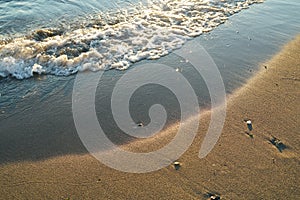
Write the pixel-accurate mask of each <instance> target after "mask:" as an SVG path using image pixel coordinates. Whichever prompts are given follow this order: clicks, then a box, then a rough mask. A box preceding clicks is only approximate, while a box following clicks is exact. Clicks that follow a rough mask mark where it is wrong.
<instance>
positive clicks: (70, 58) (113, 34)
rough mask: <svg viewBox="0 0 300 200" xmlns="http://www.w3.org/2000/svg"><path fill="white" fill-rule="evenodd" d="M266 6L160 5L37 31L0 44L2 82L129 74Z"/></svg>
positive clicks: (219, 2) (194, 1) (179, 0)
mask: <svg viewBox="0 0 300 200" xmlns="http://www.w3.org/2000/svg"><path fill="white" fill-rule="evenodd" d="M261 2H263V0H156V1H151V2H149V3H148V4H147V5H143V4H139V5H136V6H134V7H132V8H130V9H124V10H118V11H114V12H106V13H99V14H97V15H95V16H93V19H90V20H89V22H88V23H85V24H84V26H81V27H77V28H74V29H72V30H71V31H70V30H63V29H54V28H53V29H43V30H36V31H34V32H33V33H30V34H28V35H26V36H23V37H18V38H11V39H9V38H6V39H2V40H0V76H2V77H7V76H12V77H15V78H17V79H24V78H29V77H31V76H33V74H34V73H37V74H54V75H63V76H67V75H71V74H74V73H77V72H78V71H84V70H91V71H97V70H108V69H118V70H125V69H127V68H128V67H129V66H130V65H132V64H133V63H135V62H138V61H140V60H142V59H158V58H160V57H162V56H165V55H167V54H169V53H170V52H172V51H173V50H175V49H178V48H180V47H181V46H182V45H183V44H184V43H185V42H186V41H187V40H190V39H192V38H193V37H196V36H199V35H201V34H202V33H204V32H209V31H211V30H212V29H213V28H215V27H216V26H218V25H220V24H222V23H224V22H225V21H226V20H227V19H228V17H229V16H231V15H233V14H235V13H237V12H239V11H241V10H242V9H246V8H248V7H249V5H251V4H253V3H261Z"/></svg>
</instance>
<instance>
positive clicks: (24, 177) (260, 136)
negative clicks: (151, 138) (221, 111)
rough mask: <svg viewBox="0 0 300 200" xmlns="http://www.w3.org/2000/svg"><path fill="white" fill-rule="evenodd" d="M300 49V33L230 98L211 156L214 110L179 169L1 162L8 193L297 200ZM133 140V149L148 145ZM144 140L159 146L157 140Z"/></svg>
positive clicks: (58, 160)
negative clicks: (202, 152)
mask: <svg viewBox="0 0 300 200" xmlns="http://www.w3.org/2000/svg"><path fill="white" fill-rule="evenodd" d="M299 52H300V36H299V35H298V36H297V37H296V39H294V40H293V41H291V42H289V43H288V44H286V45H285V46H284V47H283V48H282V49H281V51H280V52H279V53H277V54H276V55H275V56H273V58H272V59H271V60H269V61H268V62H266V63H262V64H261V65H262V66H261V69H260V70H259V71H258V72H257V73H256V74H255V75H254V76H253V77H252V78H250V79H249V80H248V81H247V83H246V84H244V85H243V86H242V87H241V88H238V89H237V90H235V91H234V92H233V93H232V95H230V96H229V97H228V98H227V116H226V121H225V126H224V129H223V132H222V135H221V137H220V138H219V141H218V143H217V145H216V146H215V148H214V149H213V150H212V152H210V154H208V156H207V157H205V158H204V159H199V158H198V152H199V149H200V145H201V143H202V140H203V138H204V133H205V131H206V130H207V126H208V124H209V117H210V112H211V111H207V112H205V113H202V114H201V118H200V128H199V132H198V135H197V136H196V138H195V140H194V142H193V144H192V145H191V147H190V148H189V149H188V151H187V152H186V153H184V155H183V156H182V157H181V158H180V159H179V161H180V162H181V163H182V167H181V168H180V169H179V170H178V171H176V170H175V169H174V168H173V166H169V167H166V168H163V169H161V170H159V171H156V172H151V173H147V174H128V173H123V172H119V171H116V170H113V169H110V168H108V167H106V166H104V165H103V164H101V163H100V162H98V161H97V160H96V159H94V158H93V157H92V156H90V155H66V156H61V157H54V158H50V159H47V160H43V161H38V162H20V163H10V164H6V165H0V169H1V170H0V179H1V181H0V186H1V187H0V188H1V189H0V194H1V195H0V199H1V198H5V199H15V198H16V199H18V198H20V199H23V198H24V199H26V198H30V199H41V198H48V199H67V198H69V199H84V198H85V199H87V198H88V199H124V198H126V199H149V198H152V199H153V198H154V199H155V198H161V199H176V198H177V199H207V195H208V193H217V194H220V196H221V198H222V199H255V198H263V199H282V198H284V197H286V196H289V198H292V199H293V198H296V197H297V195H298V194H299V193H300V188H299V186H297V182H299V179H297V177H298V176H299V161H300V159H299V155H300V149H299V147H298V146H299V143H300V137H299V135H297V134H298V133H297V132H299V128H298V127H297V125H298V123H297V122H298V119H297V115H299V112H297V102H299V101H297V100H299V92H298V91H297V88H300V82H299V80H300V72H299V67H300V61H299V59H298V57H297V55H299ZM264 66H266V68H265V67H264ZM298 110H299V106H298ZM246 118H247V119H248V118H250V119H251V120H252V122H253V138H251V137H249V135H247V134H246V133H245V131H246V130H247V127H246V125H245V123H244V121H243V120H244V119H246ZM174 126H175V128H176V125H174ZM173 128H174V127H173ZM171 129H172V128H171ZM168 131H169V132H168ZM173 131H174V130H173ZM175 131H176V130H175ZM170 132H171V134H170ZM173 134H174V133H173ZM165 135H166V137H161V138H159V140H155V142H156V143H157V142H160V141H161V142H163V143H162V144H165V143H167V142H168V140H169V139H171V138H172V130H171V131H170V128H169V129H168V130H167V132H166V134H165ZM272 135H273V136H274V137H276V138H278V139H280V140H281V141H282V142H283V144H284V145H286V147H287V148H286V149H284V150H283V151H282V152H280V151H278V149H277V148H276V147H275V145H272V143H271V142H270V140H271V139H272V138H271V137H272ZM132 145H133V144H130V145H129V146H127V147H125V148H129V149H130V150H134V149H135V148H138V149H139V150H141V148H140V147H139V145H138V146H132ZM141 146H142V147H143V148H146V149H148V150H149V148H150V149H151V148H158V146H157V144H153V143H150V144H149V145H148V146H145V145H144V144H142V145H141ZM297 167H298V171H297ZM137 186H138V187H137ZM205 195H206V196H205Z"/></svg>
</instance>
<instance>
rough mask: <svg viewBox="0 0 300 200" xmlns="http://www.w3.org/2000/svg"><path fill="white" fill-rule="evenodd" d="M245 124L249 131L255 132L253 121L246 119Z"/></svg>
mask: <svg viewBox="0 0 300 200" xmlns="http://www.w3.org/2000/svg"><path fill="white" fill-rule="evenodd" d="M244 122H246V124H247V127H248V130H249V131H252V130H253V126H252V121H251V120H250V119H244Z"/></svg>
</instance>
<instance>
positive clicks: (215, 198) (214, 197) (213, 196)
mask: <svg viewBox="0 0 300 200" xmlns="http://www.w3.org/2000/svg"><path fill="white" fill-rule="evenodd" d="M205 196H206V197H208V199H210V200H220V199H221V196H220V195H218V194H214V193H210V192H209V193H207V194H206V195H205Z"/></svg>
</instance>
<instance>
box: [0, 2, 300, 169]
mask: <svg viewBox="0 0 300 200" xmlns="http://www.w3.org/2000/svg"><path fill="white" fill-rule="evenodd" d="M6 2H7V3H9V1H6ZM19 2H22V1H19ZM71 2H73V1H71ZM91 2H93V1H91ZM1 3H2V2H1ZM1 6H2V4H1ZM298 7H299V2H298V1H297V0H291V1H289V2H286V1H282V0H269V1H266V2H265V3H263V4H256V5H252V6H251V8H250V9H248V10H244V11H243V12H241V13H239V14H236V15H233V16H231V17H230V18H229V20H228V21H226V22H225V23H224V24H223V25H221V26H219V27H217V28H215V29H214V30H213V31H211V32H209V33H205V34H203V35H201V36H199V37H198V38H196V39H195V40H198V41H200V42H201V44H202V46H203V47H204V48H205V49H206V50H207V51H208V52H209V53H210V55H211V56H212V57H213V59H214V61H215V62H216V64H217V65H218V68H219V70H220V72H221V74H222V77H223V79H224V84H225V87H226V91H227V93H231V92H232V91H233V90H234V89H236V88H237V87H239V86H241V85H242V84H243V83H244V82H245V80H246V79H247V78H249V77H251V76H252V75H253V74H254V72H255V71H256V70H257V69H258V68H257V66H258V63H260V62H263V61H265V60H267V59H268V58H270V57H271V56H272V55H273V54H274V53H276V52H277V51H278V50H279V49H280V47H281V46H282V45H283V44H284V43H286V42H287V41H289V40H290V39H292V38H293V37H294V36H295V35H296V34H298V33H299V32H300V27H299V23H298V22H299V20H300V16H299V14H298V9H297V8H298ZM99 9H101V8H99ZM83 13H84V12H83ZM83 15H84V14H83ZM53 16H56V15H53ZM1 20H2V18H1ZM26 26H27V25H26ZM26 26H25V28H24V29H23V30H24V31H25V30H26ZM37 26H39V25H37ZM2 27H3V24H2ZM1 31H2V29H1ZM9 32H10V33H12V32H13V31H9ZM25 32H26V31H25ZM191 42H192V41H191ZM179 61H180V60H178V58H177V57H176V55H175V54H169V55H168V56H165V57H162V58H160V59H159V60H156V61H143V62H161V63H165V64H167V65H169V66H174V67H177V66H178V65H179V63H180V62H179ZM138 65H139V63H138V64H135V65H133V66H132V67H133V68H137V67H138ZM179 67H180V68H181V69H182V73H183V74H185V75H186V76H187V77H188V79H189V81H190V82H191V84H192V85H198V83H199V81H201V80H199V77H197V76H194V75H193V69H192V66H190V65H189V64H188V63H186V64H185V63H181V64H180V66H179ZM129 70H130V69H129ZM124 73H126V70H125V71H118V70H109V71H107V72H105V75H104V78H103V79H102V80H101V81H100V82H99V87H98V93H97V96H96V97H97V104H96V110H97V114H98V119H99V122H100V123H101V124H104V128H103V129H105V130H106V131H108V132H109V135H110V137H111V139H112V140H113V141H115V142H116V143H123V142H126V141H128V140H131V139H132V138H130V137H128V136H126V135H125V134H122V133H120V130H119V129H118V128H117V127H116V124H115V122H114V121H113V118H112V115H111V112H110V107H109V106H110V95H111V92H112V89H113V86H114V84H115V82H116V81H117V80H118V78H120V77H121V76H122V75H123V74H124ZM88 76H89V73H86V77H87V81H88ZM75 77H76V76H74V75H73V76H67V77H63V76H53V75H46V76H43V75H35V76H34V77H33V78H29V79H23V80H16V79H15V78H12V77H6V78H0V93H1V95H0V137H1V140H0V163H6V162H15V161H22V160H37V159H46V158H49V157H53V156H58V155H65V154H79V153H86V150H85V148H84V147H83V146H82V144H81V142H80V140H79V138H78V136H77V133H76V129H75V126H74V122H73V118H72V89H73V82H74V79H75ZM144 89H145V91H144V92H140V93H139V95H137V96H136V98H135V99H133V102H132V104H133V106H132V113H133V114H132V115H133V118H134V119H135V120H137V121H138V120H143V121H144V122H145V123H147V122H148V121H147V120H149V118H148V115H147V113H148V108H149V105H151V104H153V103H156V102H154V101H156V100H157V101H158V102H157V103H162V104H164V105H165V106H166V110H167V111H168V114H169V116H168V123H172V122H175V121H177V120H178V114H179V110H178V107H177V105H178V103H177V101H176V100H175V99H174V96H172V94H171V93H168V91H166V89H164V88H160V87H157V86H151V87H146V88H144ZM195 92H196V94H197V96H198V99H199V102H200V106H202V107H205V106H208V105H209V97H208V94H207V91H206V88H205V85H204V84H201V86H199V85H198V86H197V87H196V91H195ZM149 95H150V96H151V97H152V98H149ZM162 97H163V98H162ZM166 102H167V103H166Z"/></svg>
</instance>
